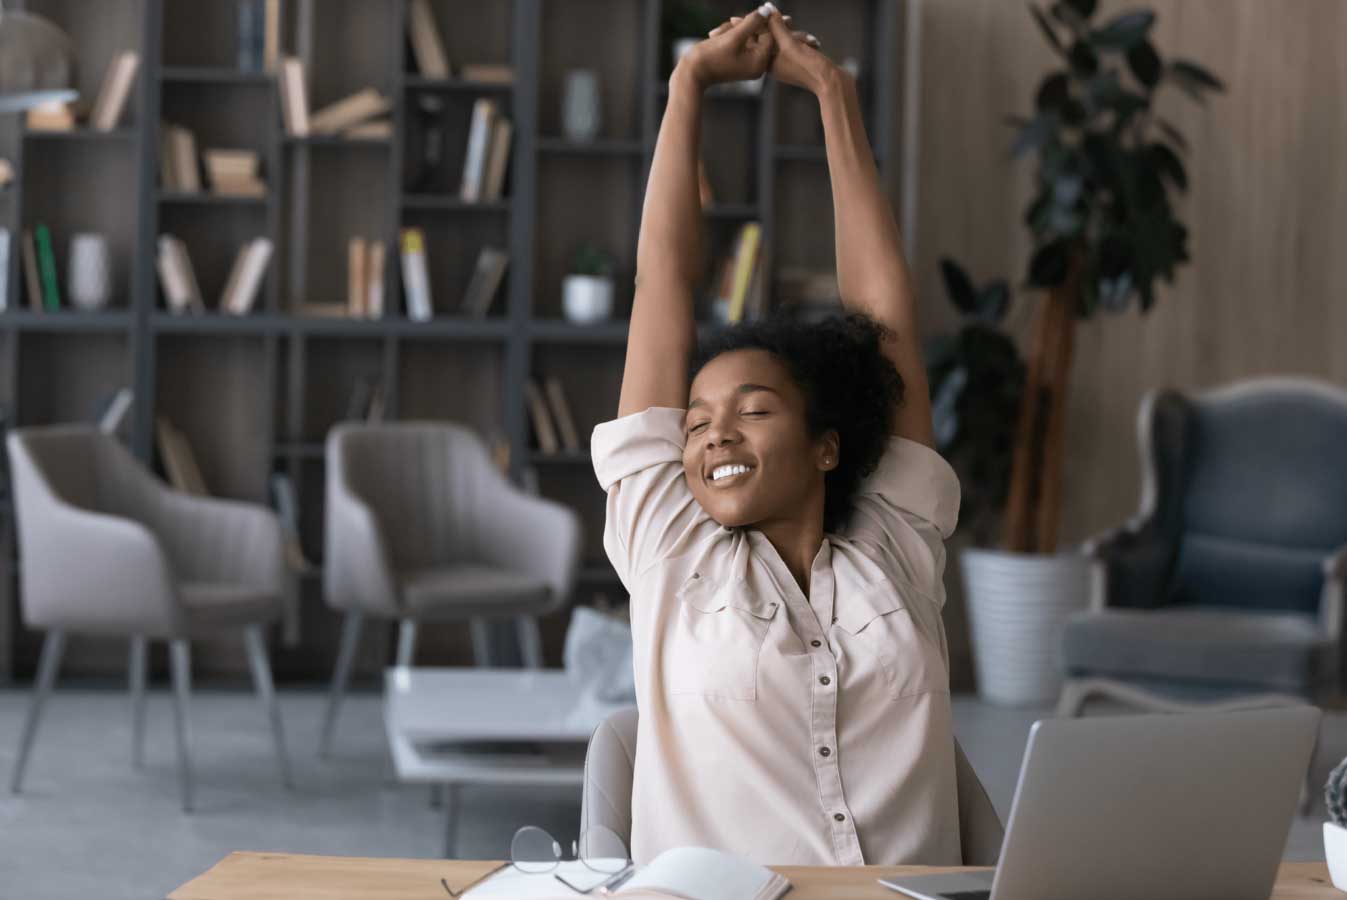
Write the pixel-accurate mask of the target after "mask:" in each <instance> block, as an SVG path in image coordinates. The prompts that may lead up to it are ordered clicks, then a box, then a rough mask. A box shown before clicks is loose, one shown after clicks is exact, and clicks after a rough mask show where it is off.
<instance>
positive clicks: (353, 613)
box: [318, 609, 365, 757]
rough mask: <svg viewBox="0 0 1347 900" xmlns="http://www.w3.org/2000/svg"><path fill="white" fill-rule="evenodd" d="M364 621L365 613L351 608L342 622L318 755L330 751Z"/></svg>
mask: <svg viewBox="0 0 1347 900" xmlns="http://www.w3.org/2000/svg"><path fill="white" fill-rule="evenodd" d="M364 621H365V614H364V613H362V612H361V611H360V610H358V609H352V610H348V611H347V613H346V620H345V621H344V622H343V623H342V627H341V647H340V649H338V650H337V668H336V670H335V671H334V672H333V673H332V694H331V696H329V697H328V700H327V712H326V713H325V714H324V715H323V734H322V738H321V739H320V741H319V744H318V755H319V756H323V757H326V756H327V755H328V754H329V753H331V751H332V732H333V730H334V729H335V728H336V726H337V711H338V710H339V709H340V708H341V698H342V695H343V694H345V693H346V682H347V681H348V680H349V679H350V677H351V665H352V663H354V662H355V650H356V647H357V646H358V645H359V643H360V628H361V626H362V625H363V624H364Z"/></svg>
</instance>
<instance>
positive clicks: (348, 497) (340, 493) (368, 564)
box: [323, 437, 398, 616]
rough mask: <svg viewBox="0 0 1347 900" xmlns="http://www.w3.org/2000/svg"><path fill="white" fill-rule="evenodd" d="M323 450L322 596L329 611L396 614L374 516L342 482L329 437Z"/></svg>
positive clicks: (394, 584) (335, 450) (393, 590)
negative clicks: (325, 489) (324, 516)
mask: <svg viewBox="0 0 1347 900" xmlns="http://www.w3.org/2000/svg"><path fill="white" fill-rule="evenodd" d="M327 448H328V449H327V511H326V517H327V521H326V534H325V535H324V551H323V557H324V560H323V562H324V565H323V594H324V596H325V597H326V598H327V602H328V605H329V606H332V607H333V608H335V609H344V610H346V609H360V610H365V611H367V612H373V613H377V614H380V615H384V616H396V614H397V610H398V590H397V580H396V579H395V578H394V577H393V570H392V567H391V566H390V565H389V562H388V553H387V550H386V545H385V542H384V536H383V530H382V529H381V528H380V527H379V520H378V518H377V517H376V516H375V515H374V510H373V509H371V508H370V506H369V504H368V503H366V502H365V501H364V500H362V499H360V497H359V496H358V495H357V494H356V493H355V491H354V490H352V489H351V486H350V484H349V483H348V482H347V479H346V472H345V470H344V469H343V468H342V466H341V465H340V462H339V456H340V451H339V449H338V447H337V445H336V442H335V440H334V438H333V437H329V438H328V445H327Z"/></svg>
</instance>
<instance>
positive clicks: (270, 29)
mask: <svg viewBox="0 0 1347 900" xmlns="http://www.w3.org/2000/svg"><path fill="white" fill-rule="evenodd" d="M280 62H281V0H266V7H265V9H263V11H262V68H263V69H265V70H266V71H268V72H275V71H276V69H277V67H278V66H279V65H280Z"/></svg>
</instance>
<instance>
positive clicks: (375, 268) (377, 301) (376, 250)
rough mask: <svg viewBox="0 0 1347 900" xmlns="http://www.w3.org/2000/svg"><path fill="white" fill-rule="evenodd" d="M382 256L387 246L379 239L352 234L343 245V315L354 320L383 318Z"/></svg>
mask: <svg viewBox="0 0 1347 900" xmlns="http://www.w3.org/2000/svg"><path fill="white" fill-rule="evenodd" d="M386 256H387V247H385V246H384V243H383V241H374V240H366V239H365V238H361V237H354V238H351V240H350V241H349V243H348V244H347V248H346V314H347V315H349V316H354V317H356V318H358V319H382V318H383V315H384V267H385V257H386Z"/></svg>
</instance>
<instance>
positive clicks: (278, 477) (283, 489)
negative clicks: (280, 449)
mask: <svg viewBox="0 0 1347 900" xmlns="http://www.w3.org/2000/svg"><path fill="white" fill-rule="evenodd" d="M271 502H272V505H273V506H275V508H276V518H277V519H279V520H280V522H281V533H282V534H284V535H285V558H286V562H288V563H289V565H290V568H291V569H292V570H293V571H295V572H310V571H312V570H313V568H314V565H313V563H311V562H310V561H309V560H308V558H307V557H305V556H304V548H303V545H302V544H301V543H300V539H299V499H298V498H297V497H296V495H295V483H294V482H293V481H291V480H290V476H289V475H286V474H285V473H284V472H273V473H272V474H271Z"/></svg>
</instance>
